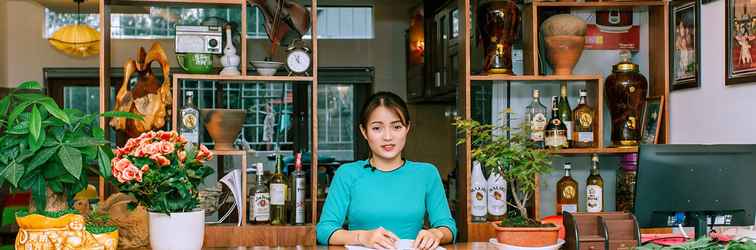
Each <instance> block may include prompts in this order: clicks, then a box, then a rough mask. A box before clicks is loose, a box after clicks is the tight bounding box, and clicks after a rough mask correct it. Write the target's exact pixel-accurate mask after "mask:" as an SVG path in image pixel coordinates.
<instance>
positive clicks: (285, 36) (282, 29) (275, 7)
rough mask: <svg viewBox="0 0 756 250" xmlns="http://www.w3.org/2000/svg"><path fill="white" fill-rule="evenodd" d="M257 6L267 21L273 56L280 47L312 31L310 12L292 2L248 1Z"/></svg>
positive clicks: (267, 31) (285, 0)
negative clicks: (309, 30)
mask: <svg viewBox="0 0 756 250" xmlns="http://www.w3.org/2000/svg"><path fill="white" fill-rule="evenodd" d="M247 2H249V3H250V5H251V6H255V5H257V6H258V7H259V8H260V10H261V12H262V14H263V17H264V19H265V25H264V26H265V32H266V33H268V38H270V41H271V42H272V51H271V56H273V55H274V54H275V50H276V48H277V47H278V46H279V45H282V44H283V45H289V44H290V43H291V42H292V41H294V40H297V39H300V38H302V35H304V34H305V33H306V32H307V30H308V29H310V11H309V10H307V9H306V8H305V7H304V6H302V5H300V4H298V3H296V1H292V0H247Z"/></svg>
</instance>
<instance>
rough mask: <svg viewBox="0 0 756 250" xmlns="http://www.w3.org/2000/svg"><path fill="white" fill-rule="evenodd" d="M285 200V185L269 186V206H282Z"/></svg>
mask: <svg viewBox="0 0 756 250" xmlns="http://www.w3.org/2000/svg"><path fill="white" fill-rule="evenodd" d="M285 200H286V184H280V183H279V184H270V204H271V205H284V203H285Z"/></svg>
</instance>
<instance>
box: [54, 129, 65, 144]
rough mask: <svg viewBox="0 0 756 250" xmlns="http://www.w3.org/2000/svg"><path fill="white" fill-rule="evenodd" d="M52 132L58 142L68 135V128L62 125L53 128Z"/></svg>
mask: <svg viewBox="0 0 756 250" xmlns="http://www.w3.org/2000/svg"><path fill="white" fill-rule="evenodd" d="M52 134H53V136H54V137H55V139H56V140H57V141H58V142H63V137H64V136H65V135H66V129H65V128H61V127H57V128H52Z"/></svg>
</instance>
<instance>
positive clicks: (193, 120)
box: [181, 111, 197, 130]
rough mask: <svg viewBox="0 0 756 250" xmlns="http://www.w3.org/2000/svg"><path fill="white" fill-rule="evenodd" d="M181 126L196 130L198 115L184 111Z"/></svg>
mask: <svg viewBox="0 0 756 250" xmlns="http://www.w3.org/2000/svg"><path fill="white" fill-rule="evenodd" d="M181 126H182V127H184V128H185V129H189V130H194V128H196V127H197V115H195V114H193V113H192V112H187V111H184V112H183V114H182V117H181Z"/></svg>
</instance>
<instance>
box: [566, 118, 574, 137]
mask: <svg viewBox="0 0 756 250" xmlns="http://www.w3.org/2000/svg"><path fill="white" fill-rule="evenodd" d="M564 126H567V140H568V141H572V131H573V130H574V128H573V127H572V122H571V121H565V122H564Z"/></svg>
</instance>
